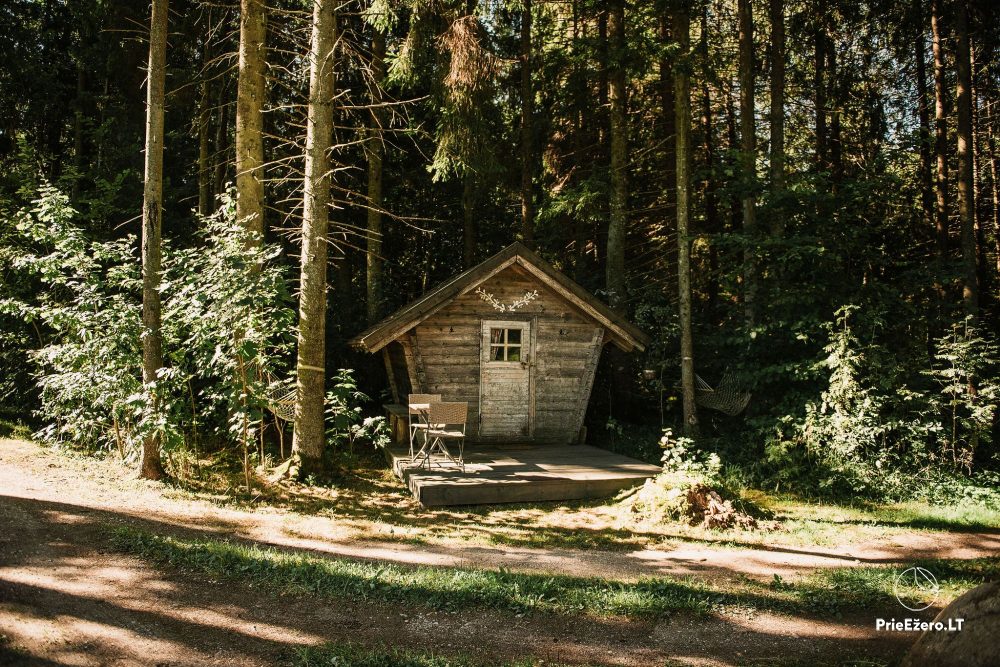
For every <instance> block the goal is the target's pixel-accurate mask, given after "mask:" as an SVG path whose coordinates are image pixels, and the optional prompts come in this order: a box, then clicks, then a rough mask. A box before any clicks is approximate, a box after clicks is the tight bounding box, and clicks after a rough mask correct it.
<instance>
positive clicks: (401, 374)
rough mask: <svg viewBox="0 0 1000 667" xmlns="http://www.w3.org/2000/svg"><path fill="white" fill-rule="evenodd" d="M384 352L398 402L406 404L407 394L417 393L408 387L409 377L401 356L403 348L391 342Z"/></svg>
mask: <svg viewBox="0 0 1000 667" xmlns="http://www.w3.org/2000/svg"><path fill="white" fill-rule="evenodd" d="M385 350H386V354H387V355H388V357H389V364H390V366H391V367H392V378H393V380H394V381H395V383H396V389H397V391H398V392H399V400H400V402H401V403H406V396H407V394H412V393H419V392H415V391H414V390H413V387H412V386H411V385H410V376H409V373H408V372H407V369H406V357H405V356H404V354H403V346H402V345H400V344H399V343H397V342H392V343H389V344H388V345H386V346H385ZM386 372H388V371H386Z"/></svg>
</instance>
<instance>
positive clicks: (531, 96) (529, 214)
mask: <svg viewBox="0 0 1000 667" xmlns="http://www.w3.org/2000/svg"><path fill="white" fill-rule="evenodd" d="M522 4H523V9H522V10H521V240H522V241H523V242H524V244H525V245H526V246H528V247H529V248H530V247H532V246H533V245H534V237H535V210H534V200H533V198H532V183H533V181H534V178H533V176H534V164H535V161H534V148H533V145H532V144H533V141H532V140H533V136H534V124H533V118H534V114H535V91H534V89H533V87H532V85H531V67H532V63H531V0H522Z"/></svg>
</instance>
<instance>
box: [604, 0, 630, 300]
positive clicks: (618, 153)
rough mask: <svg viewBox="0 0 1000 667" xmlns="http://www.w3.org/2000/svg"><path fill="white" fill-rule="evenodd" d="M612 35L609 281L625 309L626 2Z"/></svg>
mask: <svg viewBox="0 0 1000 667" xmlns="http://www.w3.org/2000/svg"><path fill="white" fill-rule="evenodd" d="M608 32H609V33H610V37H611V58H612V63H611V71H610V73H609V77H608V100H609V102H610V104H611V115H610V128H611V206H610V209H611V210H610V213H611V215H610V216H609V221H608V248H607V264H606V267H605V271H606V273H605V276H606V278H605V284H606V285H607V290H608V295H609V302H610V305H611V307H612V308H613V309H615V310H617V311H619V312H624V310H625V215H626V201H627V199H628V186H627V184H626V182H625V175H626V174H625V170H626V162H627V159H628V146H627V142H628V130H627V128H626V127H625V123H626V122H627V121H626V117H625V57H624V49H625V3H624V2H623V0H615V2H614V3H612V5H611V8H610V11H609V13H608Z"/></svg>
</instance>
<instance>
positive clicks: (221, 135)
mask: <svg viewBox="0 0 1000 667" xmlns="http://www.w3.org/2000/svg"><path fill="white" fill-rule="evenodd" d="M226 83H227V81H226V77H225V75H223V76H222V77H220V80H219V99H218V101H217V102H216V109H218V114H219V118H218V120H217V121H216V123H217V124H216V126H215V158H214V159H215V187H214V193H215V196H216V197H219V196H220V195H221V194H222V193H223V192H225V191H226V176H227V175H228V172H229V103H228V100H227V97H226Z"/></svg>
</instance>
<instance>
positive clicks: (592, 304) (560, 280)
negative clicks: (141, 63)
mask: <svg viewBox="0 0 1000 667" xmlns="http://www.w3.org/2000/svg"><path fill="white" fill-rule="evenodd" d="M515 264H516V265H518V266H519V267H521V268H522V269H523V270H525V271H526V272H528V273H529V274H531V275H532V276H534V277H535V278H537V279H538V280H539V281H540V282H542V283H544V284H545V285H546V286H547V287H549V288H550V289H551V290H552V291H554V292H556V293H557V294H558V295H559V296H561V297H562V298H564V299H566V300H567V301H569V302H570V303H571V304H573V305H574V306H576V307H577V308H578V309H579V310H581V311H583V313H585V314H586V315H588V316H589V317H591V318H593V319H594V320H596V321H597V322H599V323H600V324H601V325H602V326H604V328H605V330H606V331H607V332H608V333H609V334H610V335H611V340H612V341H613V342H614V343H615V344H616V345H618V346H619V347H621V348H622V349H624V350H626V351H629V350H632V349H633V348H638V349H639V350H644V349H646V345H648V344H649V341H650V338H649V336H647V335H646V334H645V333H643V332H642V331H640V330H639V328H638V327H636V326H635V325H634V324H632V323H631V322H629V321H628V320H626V319H625V318H624V317H622V316H621V315H619V314H618V313H616V312H614V311H613V310H611V309H610V308H609V307H608V306H607V305H606V304H605V303H603V302H602V301H601V300H600V299H598V298H597V297H595V296H594V295H593V294H591V293H590V292H588V291H587V290H585V289H583V288H582V287H580V286H579V285H577V284H576V283H575V282H573V281H572V280H570V279H569V278H567V277H566V276H565V275H563V274H562V273H560V272H559V271H557V270H556V269H555V268H554V267H553V266H552V265H551V264H549V263H548V262H546V261H545V260H544V259H542V258H541V257H539V256H538V255H537V254H535V253H534V252H532V251H531V250H529V249H528V248H527V247H525V246H524V245H523V244H521V243H513V244H512V245H509V246H507V247H506V248H504V249H503V250H501V251H500V252H498V253H497V254H495V255H493V256H492V257H490V258H489V259H487V260H486V261H485V262H483V263H482V264H479V265H477V266H474V267H473V268H471V269H469V270H468V271H465V272H463V273H460V274H458V275H457V276H455V277H454V278H452V279H451V280H449V281H447V282H445V283H444V284H443V285H441V286H439V287H437V288H436V289H434V290H431V291H430V292H428V293H427V294H425V295H424V296H422V297H420V298H419V299H417V300H416V301H413V302H412V303H410V304H408V305H406V306H403V307H402V308H400V309H399V310H397V311H396V312H395V313H393V314H392V315H390V316H389V317H387V318H385V319H384V320H382V321H381V322H379V323H378V324H376V325H374V326H372V327H370V328H369V329H367V330H365V331H363V332H361V333H360V334H358V335H357V336H355V337H354V338H352V339H351V341H350V344H351V345H352V346H353V347H356V348H359V349H362V350H367V351H368V352H377V351H379V350H380V349H382V348H383V347H385V346H386V345H388V344H389V343H390V342H392V341H393V340H395V339H396V338H398V337H399V336H401V335H403V334H404V333H406V332H407V331H409V330H410V329H412V328H413V327H415V326H416V325H418V324H420V323H421V322H423V321H424V320H425V319H426V318H428V317H430V316H431V315H433V314H434V313H436V312H437V311H438V310H440V309H441V308H443V307H444V306H446V305H447V304H449V303H450V302H451V301H452V300H454V299H455V298H456V297H458V296H461V295H462V294H465V293H466V292H470V291H472V290H474V289H475V288H476V287H478V286H479V285H481V284H482V283H484V282H486V281H487V280H489V279H490V278H492V277H493V276H495V275H496V274H497V273H499V272H500V271H503V270H504V269H506V268H507V267H509V266H513V265H515Z"/></svg>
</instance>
